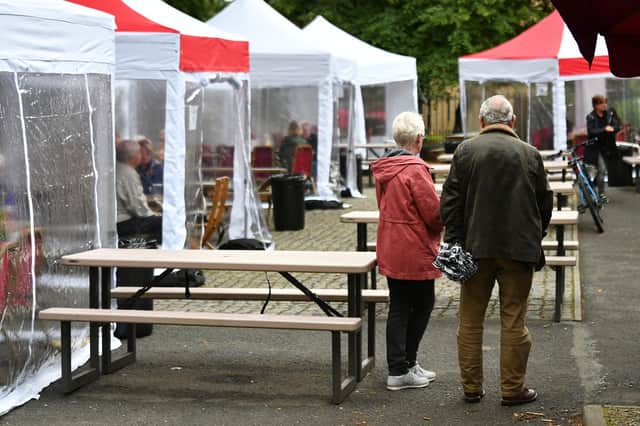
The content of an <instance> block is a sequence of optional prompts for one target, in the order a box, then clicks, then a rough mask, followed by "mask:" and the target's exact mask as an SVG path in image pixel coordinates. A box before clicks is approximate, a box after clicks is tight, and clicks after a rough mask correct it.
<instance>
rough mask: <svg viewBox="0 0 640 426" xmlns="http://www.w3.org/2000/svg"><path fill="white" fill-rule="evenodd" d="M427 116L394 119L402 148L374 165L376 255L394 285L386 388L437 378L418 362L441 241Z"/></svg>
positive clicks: (420, 384)
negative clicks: (424, 156) (425, 143)
mask: <svg viewBox="0 0 640 426" xmlns="http://www.w3.org/2000/svg"><path fill="white" fill-rule="evenodd" d="M424 134H425V128H424V122H423V120H422V117H421V116H420V115H419V114H416V113H413V112H403V113H401V114H399V115H398V116H397V117H396V118H395V119H394V120H393V139H394V140H395V142H396V145H397V146H398V149H396V150H393V151H391V152H389V153H388V154H386V155H385V156H384V157H383V158H381V159H379V160H377V161H375V162H373V163H372V170H373V175H374V176H375V180H376V198H377V201H378V208H379V209H380V222H379V224H378V236H377V247H376V250H377V255H378V256H377V257H378V266H379V268H380V273H381V274H382V275H384V276H386V277H387V283H388V286H389V296H390V303H389V315H388V318H387V363H388V367H389V376H388V378H387V389H389V390H400V389H408V388H423V387H426V386H428V385H429V383H430V382H431V381H433V380H435V377H436V374H435V373H434V372H432V371H428V370H425V369H423V368H422V367H420V365H419V364H418V363H417V361H416V357H417V352H418V346H419V344H420V340H421V339H422V336H423V335H424V332H425V329H426V328H427V324H428V323H429V318H430V317H431V311H432V309H433V305H434V301H435V290H434V280H435V278H438V277H440V275H441V274H440V271H439V270H437V269H436V268H435V267H434V266H433V265H432V262H433V261H434V259H435V257H436V255H437V254H438V245H439V243H440V232H441V231H442V223H441V222H440V213H439V211H440V200H439V198H438V195H437V193H436V189H435V186H434V184H433V180H432V179H431V175H430V173H429V168H428V167H427V165H426V164H425V162H424V161H422V160H421V159H420V157H419V154H420V151H421V149H422V139H423V138H424Z"/></svg>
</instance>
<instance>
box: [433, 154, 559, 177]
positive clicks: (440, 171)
mask: <svg viewBox="0 0 640 426" xmlns="http://www.w3.org/2000/svg"><path fill="white" fill-rule="evenodd" d="M443 155H448V154H443ZM449 155H450V154H449ZM543 163H544V169H545V170H547V171H560V170H563V169H568V168H569V162H568V161H565V160H559V161H544V162H543ZM427 165H428V166H429V168H430V169H431V172H432V173H434V174H436V175H447V174H449V170H450V169H451V164H429V163H427Z"/></svg>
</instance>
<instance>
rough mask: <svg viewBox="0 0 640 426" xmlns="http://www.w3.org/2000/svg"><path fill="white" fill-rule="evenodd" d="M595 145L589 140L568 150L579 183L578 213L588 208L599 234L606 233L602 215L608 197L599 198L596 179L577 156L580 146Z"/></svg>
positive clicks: (571, 165) (570, 163) (570, 162)
mask: <svg viewBox="0 0 640 426" xmlns="http://www.w3.org/2000/svg"><path fill="white" fill-rule="evenodd" d="M593 143H595V142H594V141H593V140H587V141H585V142H583V143H581V144H578V145H576V146H573V147H571V148H570V149H569V150H568V153H569V166H570V167H571V168H572V169H573V173H574V174H575V176H576V182H577V183H578V198H579V202H580V203H579V205H578V211H579V212H580V213H584V212H585V210H586V209H587V208H588V209H589V213H591V217H592V218H593V222H594V224H595V225H596V230H597V231H598V233H600V234H601V233H603V232H604V227H603V223H604V220H603V219H602V215H601V214H600V212H601V210H602V207H603V206H604V203H605V202H606V197H604V196H603V197H600V196H598V192H597V191H596V181H595V178H593V177H591V174H590V173H589V171H588V170H587V169H586V167H585V165H584V161H583V157H581V156H579V155H577V154H576V148H578V147H580V146H587V145H591V144H593Z"/></svg>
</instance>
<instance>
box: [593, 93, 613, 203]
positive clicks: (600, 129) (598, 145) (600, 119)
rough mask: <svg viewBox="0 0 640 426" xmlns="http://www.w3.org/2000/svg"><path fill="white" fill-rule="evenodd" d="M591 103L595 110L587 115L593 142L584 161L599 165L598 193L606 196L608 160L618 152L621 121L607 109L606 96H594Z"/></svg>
mask: <svg viewBox="0 0 640 426" xmlns="http://www.w3.org/2000/svg"><path fill="white" fill-rule="evenodd" d="M591 104H592V105H593V111H591V112H590V113H589V115H587V133H588V136H589V139H590V140H592V141H593V143H592V144H590V145H587V147H586V148H585V151H584V161H585V162H586V163H589V164H593V165H594V166H596V167H597V170H598V171H597V174H596V183H597V185H598V194H599V195H600V196H601V197H604V191H605V190H604V175H605V174H606V173H607V166H606V161H607V160H608V159H609V158H611V156H612V155H613V154H615V153H616V133H617V132H618V131H619V130H620V123H619V120H618V118H617V116H616V114H614V113H613V112H611V111H610V110H608V109H607V99H606V98H605V97H604V96H602V95H595V96H593V97H592V98H591Z"/></svg>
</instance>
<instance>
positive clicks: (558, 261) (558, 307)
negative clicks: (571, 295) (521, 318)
mask: <svg viewBox="0 0 640 426" xmlns="http://www.w3.org/2000/svg"><path fill="white" fill-rule="evenodd" d="M545 261H546V266H549V267H551V268H554V269H555V272H556V300H555V307H554V311H553V320H554V321H555V322H560V316H561V314H562V303H563V301H564V276H565V274H564V269H565V268H566V267H568V266H576V265H577V264H578V258H577V257H576V256H545Z"/></svg>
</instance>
